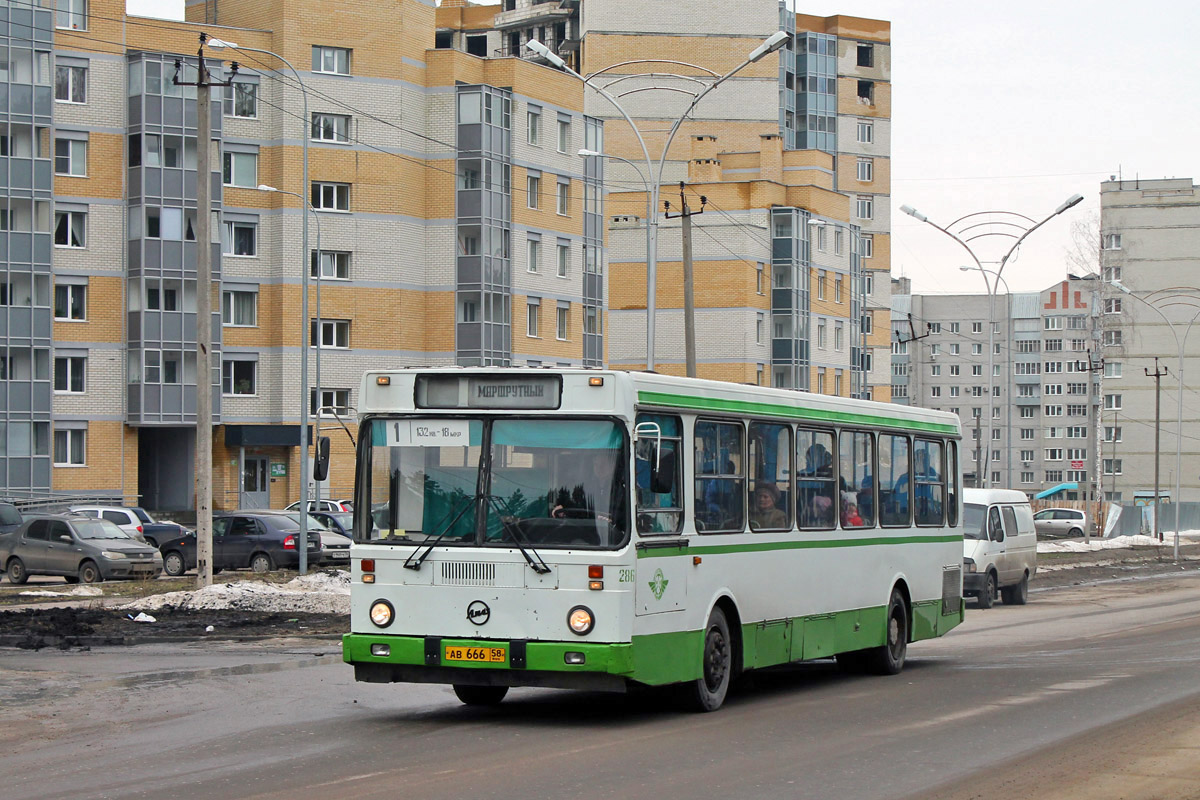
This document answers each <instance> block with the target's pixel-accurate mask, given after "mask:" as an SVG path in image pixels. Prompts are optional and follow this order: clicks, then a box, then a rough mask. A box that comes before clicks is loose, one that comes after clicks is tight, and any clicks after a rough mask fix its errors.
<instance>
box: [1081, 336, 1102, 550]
mask: <svg viewBox="0 0 1200 800" xmlns="http://www.w3.org/2000/svg"><path fill="white" fill-rule="evenodd" d="M1075 365H1076V367H1077V368H1083V369H1084V370H1085V371H1086V374H1087V392H1088V393H1087V399H1088V419H1091V410H1092V373H1093V372H1098V373H1100V379H1101V381H1102V382H1103V380H1104V357H1103V356H1101V357H1100V358H1099V359H1096V360H1093V359H1092V351H1091V350H1088V351H1087V362H1076V364H1075ZM1102 423H1103V419H1102V417H1101V413H1100V409H1099V407H1097V409H1096V427H1097V428H1098V429H1099V428H1103V427H1104V426H1103V424H1102ZM1096 441H1097V442H1099V441H1100V431H1099V430H1097V431H1096ZM1084 463H1086V462H1084ZM1102 465H1103V459H1102V458H1101V455H1100V445H1099V444H1097V445H1096V475H1095V480H1094V481H1092V485H1093V486H1094V487H1095V489H1096V491H1095V495H1096V497H1095V500H1096V513H1095V515H1094V516H1093V517H1092V522H1093V524H1094V525H1095V526H1096V537H1097V538H1099V539H1103V538H1104V533H1103V531H1102V530H1101V529H1100V517H1101V512H1102V511H1103V509H1104V506H1103V505H1102V504H1101V501H1100V494H1101V492H1102V491H1103V490H1104V484H1103V481H1104V470H1103V469H1102ZM1091 540H1092V533H1091V526H1090V525H1084V526H1083V541H1084V543H1085V544H1086V543H1088V542H1090V541H1091Z"/></svg>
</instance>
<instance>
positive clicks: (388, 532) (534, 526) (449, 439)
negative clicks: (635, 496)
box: [355, 418, 629, 548]
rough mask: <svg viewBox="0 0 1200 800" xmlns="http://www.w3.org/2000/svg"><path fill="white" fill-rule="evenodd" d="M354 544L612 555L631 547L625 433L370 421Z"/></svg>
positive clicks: (517, 424)
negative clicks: (362, 506)
mask: <svg viewBox="0 0 1200 800" xmlns="http://www.w3.org/2000/svg"><path fill="white" fill-rule="evenodd" d="M364 424H365V425H366V426H368V430H367V431H365V432H364V436H366V437H367V441H368V442H369V443H370V444H369V445H368V446H365V447H364V448H363V457H364V459H365V460H366V461H365V463H364V464H362V465H361V470H360V475H361V476H362V477H363V480H364V482H365V484H366V486H365V487H364V488H365V491H366V497H367V498H369V500H370V504H371V505H370V507H371V513H370V514H369V515H367V514H364V515H360V516H359V519H358V522H357V528H356V531H355V534H356V538H357V539H358V540H359V541H369V542H372V543H382V544H389V543H395V544H402V545H413V544H426V543H429V542H432V541H433V539H435V538H438V537H440V542H439V545H442V544H444V545H450V546H453V545H496V546H507V547H511V546H513V545H514V544H522V545H526V546H533V547H538V548H541V547H591V548H615V547H619V546H620V545H622V544H624V543H625V541H627V539H628V535H629V534H628V531H629V521H628V516H629V514H628V501H627V497H626V495H627V494H628V481H627V474H628V461H629V457H628V449H627V444H626V442H627V440H626V436H625V433H624V428H623V427H622V426H621V425H619V424H618V423H616V422H613V421H611V420H592V419H587V420H585V419H546V418H538V419H516V418H505V419H428V418H405V419H394V418H393V419H372V420H368V421H366V422H365V423H364Z"/></svg>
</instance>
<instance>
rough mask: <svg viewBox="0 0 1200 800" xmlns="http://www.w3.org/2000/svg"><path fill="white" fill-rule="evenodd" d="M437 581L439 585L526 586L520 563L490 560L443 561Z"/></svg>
mask: <svg viewBox="0 0 1200 800" xmlns="http://www.w3.org/2000/svg"><path fill="white" fill-rule="evenodd" d="M440 566H441V570H440V571H439V572H438V573H437V577H436V580H435V583H436V584H437V585H439V586H483V587H501V588H506V587H507V588H520V587H522V586H524V582H523V580H522V578H523V575H522V573H521V565H520V564H497V563H494V562H490V561H443V562H442V563H441V565H440Z"/></svg>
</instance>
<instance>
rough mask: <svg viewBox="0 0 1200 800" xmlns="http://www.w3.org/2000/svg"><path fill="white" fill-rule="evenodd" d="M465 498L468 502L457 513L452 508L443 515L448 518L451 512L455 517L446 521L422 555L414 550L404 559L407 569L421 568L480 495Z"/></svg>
mask: <svg viewBox="0 0 1200 800" xmlns="http://www.w3.org/2000/svg"><path fill="white" fill-rule="evenodd" d="M464 499H465V500H466V501H467V502H465V503H463V504H462V508H459V509H458V513H457V514H455V513H454V511H455V509H454V508H451V509H450V511H449V513H447V514H446V516H445V517H443V519H446V518H448V517H449V516H450V514H454V518H453V519H451V520H450V521H449V522H447V523H446V525H445V526H444V527H443V528H442V532H441V533H439V534H438V535H437V537H436V538H435V539H434V540H433V541H432V542H430V543H429V545H428V546H427V547H426V548H425V552H423V553H421V555H419V556H418V555H417V551H416V550H413V551H412V554H411V555H409V557H408V558H406V559H404V567H405V569H420V568H421V564H423V563H424V562H425V559H426V558H428V557H429V554H430V553H431V552H433V548H435V547H437V545H438V542H440V541H441V540H442V539H443V538H444V537H445V536H446V534H447V533H449V532H450V529H451V528H453V527H454V523H456V522H458V520H459V518H460V517H462V515H463V513H464V512H465V511H466V510H467V509H468V508H472V507H473V506H474V505H475V501H476V500H478V499H479V498H478V497H467V498H464ZM413 559H416V560H415V561H414V560H413Z"/></svg>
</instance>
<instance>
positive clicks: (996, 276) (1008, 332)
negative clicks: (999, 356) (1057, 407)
mask: <svg viewBox="0 0 1200 800" xmlns="http://www.w3.org/2000/svg"><path fill="white" fill-rule="evenodd" d="M959 269H960V270H961V271H963V272H976V271H978V272H980V273H981V274H982V275H983V285H984V286H986V287H987V291H988V308H989V309H990V308H992V307H993V306H994V304H995V302H996V298H995V294H996V285H997V282H999V283H1003V284H1004V294H1005V295H1006V296H1007V297H1008V323H1007V324H1006V325H1005V327H1004V330H1005V346H1006V347H1007V348H1008V363H1009V368H1008V370H1007V373H1008V374H1007V375H1006V376H1005V379H1004V385H1005V387H1008V386H1009V385H1010V383H1011V381H1012V377H1011V375H1012V362H1013V346H1012V290H1011V289H1009V288H1008V281H1006V280H1004V278H1003V277H1002V276H1001V275H1000V273H999V272H996V271H995V270H992V269H985V268H984V267H982V266H978V267H970V266H967V267H959ZM988 275H991V276H992V280H991V281H988V279H987V276H988ZM989 313H990V312H989ZM995 349H996V348H995V347H994V346H993V347H992V350H993V351H995ZM988 391H992V389H991V384H989V385H988ZM1009 398H1010V402H1008V403H1006V404H1005V405H1006V406H1007V407H1008V409H1009V416H1008V417H1007V418H1006V419H1005V427H1006V428H1007V430H1008V440H1007V447H1006V448H1005V450H1006V453H1007V455H1008V462H1007V463H1006V464H1005V467H1004V469H1005V472H1007V473H1008V479H1009V481H1011V480H1012V402H1011V398H1012V394H1011V392H1010V394H1009ZM992 413H995V412H994V411H993V412H992ZM989 430H990V428H989ZM989 436H990V434H989ZM986 446H987V447H988V448H990V447H991V446H992V443H991V442H990V441H989V442H987V445H986ZM989 457H990V456H989ZM984 463H987V461H986V460H985V462H984ZM976 482H977V483H978V480H977V481H976Z"/></svg>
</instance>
